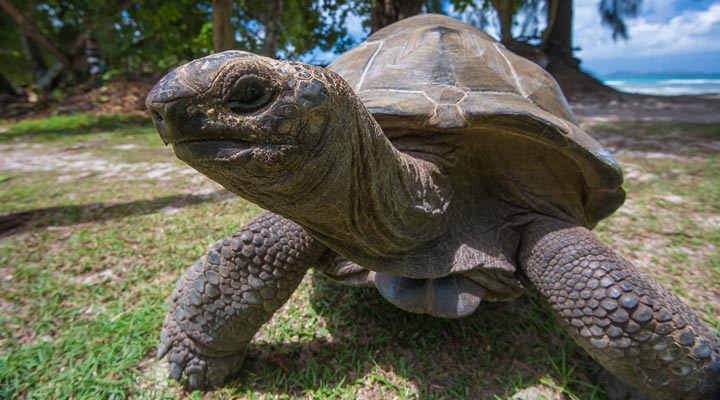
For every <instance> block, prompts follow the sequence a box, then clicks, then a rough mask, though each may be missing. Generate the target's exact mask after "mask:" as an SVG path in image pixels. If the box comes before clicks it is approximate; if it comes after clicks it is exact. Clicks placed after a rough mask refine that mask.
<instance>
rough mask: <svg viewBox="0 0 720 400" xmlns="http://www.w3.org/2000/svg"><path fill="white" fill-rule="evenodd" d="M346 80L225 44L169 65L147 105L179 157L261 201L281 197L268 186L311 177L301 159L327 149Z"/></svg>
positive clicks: (299, 183)
mask: <svg viewBox="0 0 720 400" xmlns="http://www.w3.org/2000/svg"><path fill="white" fill-rule="evenodd" d="M344 85H345V84H344V82H343V81H342V79H340V78H339V77H338V76H337V75H335V74H334V73H332V72H329V71H326V70H324V69H321V68H318V67H312V66H309V65H305V64H301V63H292V62H282V61H277V60H273V59H270V58H265V57H260V56H257V55H254V54H251V53H246V52H241V51H227V52H223V53H219V54H215V55H211V56H208V57H204V58H201V59H198V60H195V61H192V62H190V63H188V64H185V65H183V66H181V67H179V68H177V69H175V70H174V71H172V72H170V73H168V74H167V75H166V76H165V77H163V78H162V79H161V80H160V81H159V82H158V83H157V84H156V85H155V87H154V88H153V89H152V90H151V91H150V93H149V94H148V96H147V100H146V106H147V108H148V110H150V112H151V114H152V118H153V122H154V124H155V127H156V129H157V130H158V132H159V133H160V136H161V137H162V139H163V141H164V142H165V143H166V144H170V145H172V146H173V149H174V151H175V154H176V155H177V157H178V158H180V159H181V160H183V161H185V162H186V163H188V164H189V165H190V166H192V167H193V168H195V169H197V170H198V171H200V172H202V173H203V174H205V175H207V176H208V177H210V178H211V179H213V180H215V181H217V182H219V183H220V184H222V185H223V186H225V187H226V188H228V189H229V190H230V191H233V192H235V193H237V194H240V195H242V196H243V197H246V198H249V199H250V200H252V201H256V202H258V203H260V204H263V202H262V201H261V199H260V198H258V196H260V197H263V196H265V195H270V197H273V198H274V199H275V200H277V199H278V193H268V191H269V190H268V187H273V188H274V189H278V188H285V189H284V190H282V189H281V191H282V192H284V193H285V194H286V195H289V193H298V192H302V191H299V190H297V187H303V186H307V185H310V184H312V182H310V181H311V180H312V179H316V176H317V171H316V172H314V173H312V174H311V173H309V172H308V171H306V170H307V169H308V168H306V164H307V163H309V162H311V161H312V162H315V163H316V164H317V161H318V159H322V157H323V156H324V155H325V154H328V151H330V150H331V149H328V146H327V145H326V141H327V136H328V133H329V131H331V130H332V129H329V128H330V127H332V126H335V125H337V121H338V120H339V116H338V114H339V111H340V109H342V108H343V107H337V103H338V102H342V100H341V99H340V98H341V97H342V95H341V94H340V93H339V90H340V91H342V88H343V87H345V86H344ZM347 90H349V89H347ZM330 153H332V151H330ZM322 164H327V163H322ZM286 186H287V187H286ZM281 194H282V193H281ZM288 201H290V199H288Z"/></svg>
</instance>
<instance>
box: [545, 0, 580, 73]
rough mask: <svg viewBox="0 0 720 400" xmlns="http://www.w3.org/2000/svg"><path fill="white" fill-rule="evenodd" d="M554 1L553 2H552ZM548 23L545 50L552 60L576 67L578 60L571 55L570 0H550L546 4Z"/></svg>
mask: <svg viewBox="0 0 720 400" xmlns="http://www.w3.org/2000/svg"><path fill="white" fill-rule="evenodd" d="M553 3H555V4H553ZM548 22H549V23H551V24H548V27H547V32H548V34H547V35H546V42H545V43H544V47H545V51H546V53H547V54H548V56H549V57H550V58H551V61H550V62H551V63H552V62H558V61H559V62H562V63H564V64H565V65H567V66H570V67H573V68H577V67H578V65H580V62H579V60H578V59H577V58H575V57H574V56H573V44H572V24H573V3H572V0H552V1H550V4H548Z"/></svg>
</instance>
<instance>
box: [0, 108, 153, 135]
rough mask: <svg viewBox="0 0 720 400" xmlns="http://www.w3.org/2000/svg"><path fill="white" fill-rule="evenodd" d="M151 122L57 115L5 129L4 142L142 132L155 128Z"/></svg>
mask: <svg viewBox="0 0 720 400" xmlns="http://www.w3.org/2000/svg"><path fill="white" fill-rule="evenodd" d="M151 126H152V123H151V122H150V118H149V117H146V116H142V115H127V114H114V115H106V114H100V115H95V114H88V113H79V114H71V115H54V116H51V117H47V118H40V119H32V120H25V121H20V122H18V123H16V124H13V125H10V126H7V127H5V131H4V132H3V133H2V134H0V139H13V138H17V137H20V136H31V137H32V138H33V139H36V138H43V137H44V138H47V139H50V138H53V137H56V136H59V135H85V134H89V133H95V132H100V131H118V130H124V131H129V132H142V131H139V130H138V129H137V128H138V127H148V128H149V127H151Z"/></svg>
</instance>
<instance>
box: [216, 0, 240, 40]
mask: <svg viewBox="0 0 720 400" xmlns="http://www.w3.org/2000/svg"><path fill="white" fill-rule="evenodd" d="M231 15H232V0H212V30H213V50H214V51H215V52H216V53H219V52H221V51H225V50H230V49H232V48H233V47H235V46H234V45H235V38H234V37H233V28H232V23H231V21H230V16H231Z"/></svg>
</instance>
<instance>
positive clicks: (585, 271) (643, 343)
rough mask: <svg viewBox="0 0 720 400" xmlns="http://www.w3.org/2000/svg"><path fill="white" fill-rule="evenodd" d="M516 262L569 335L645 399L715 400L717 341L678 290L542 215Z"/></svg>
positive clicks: (719, 394) (719, 370)
mask: <svg viewBox="0 0 720 400" xmlns="http://www.w3.org/2000/svg"><path fill="white" fill-rule="evenodd" d="M520 264H521V267H522V269H523V271H524V272H525V274H526V275H527V276H528V278H529V279H530V280H531V281H532V283H533V284H534V285H535V286H536V287H537V289H538V290H539V291H540V293H542V294H543V296H544V297H545V298H546V299H547V300H548V301H549V302H550V305H551V306H552V308H553V309H554V310H555V312H556V313H557V316H558V318H559V319H560V321H561V323H562V324H563V325H564V326H565V327H566V329H567V331H568V332H569V333H570V335H571V336H572V337H573V339H574V340H575V341H576V342H577V343H578V344H579V345H580V346H582V347H583V348H584V349H585V350H587V351H588V353H590V354H591V355H592V356H593V357H594V358H595V359H596V360H597V361H598V362H599V363H600V364H601V365H602V366H603V367H605V369H607V370H608V371H609V372H610V373H612V374H613V375H615V376H616V377H618V378H620V379H621V380H622V381H624V382H625V383H627V384H628V385H630V386H633V387H635V388H636V389H638V391H639V392H641V393H642V394H644V395H645V396H648V398H650V399H654V400H655V399H657V400H660V399H720V344H719V343H718V338H717V336H715V335H714V334H713V333H712V331H711V330H710V328H709V327H708V325H707V324H705V323H704V322H703V321H701V320H700V318H698V316H697V315H696V314H695V313H694V312H693V310H692V309H690V307H688V306H687V305H685V304H684V303H683V302H682V301H681V300H680V299H679V298H678V297H677V296H675V295H674V294H672V293H671V292H670V291H669V290H667V289H666V288H664V287H663V286H661V285H660V284H659V283H658V282H656V281H655V280H654V279H652V278H651V277H649V276H647V275H645V274H643V273H642V272H641V271H640V270H638V269H637V268H636V267H635V266H633V265H632V264H630V262H628V261H627V260H625V259H623V258H621V257H619V256H617V255H616V254H615V253H613V251H612V250H610V249H609V248H608V247H606V246H605V245H604V244H602V243H601V242H600V241H599V240H598V239H597V238H596V237H595V236H594V235H593V234H592V233H591V232H590V231H589V230H587V229H585V228H582V227H573V226H569V225H567V224H563V223H559V222H554V221H548V220H540V221H537V222H534V223H532V224H530V225H529V226H528V227H527V228H526V231H525V234H524V237H523V243H522V246H521V253H520Z"/></svg>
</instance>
